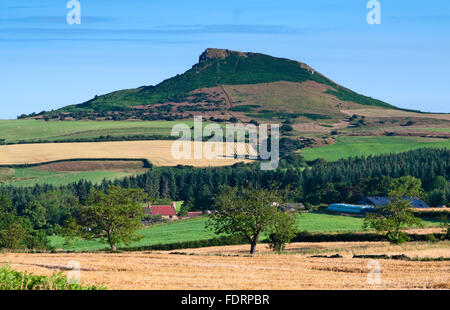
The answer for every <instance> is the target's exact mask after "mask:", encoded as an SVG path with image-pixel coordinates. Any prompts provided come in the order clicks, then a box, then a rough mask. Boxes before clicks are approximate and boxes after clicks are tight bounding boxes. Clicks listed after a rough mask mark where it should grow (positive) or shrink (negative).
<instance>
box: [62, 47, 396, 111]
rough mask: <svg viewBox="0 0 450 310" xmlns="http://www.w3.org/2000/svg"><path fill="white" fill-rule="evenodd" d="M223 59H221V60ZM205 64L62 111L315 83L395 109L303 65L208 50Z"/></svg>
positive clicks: (332, 91) (343, 97) (341, 94)
mask: <svg viewBox="0 0 450 310" xmlns="http://www.w3.org/2000/svg"><path fill="white" fill-rule="evenodd" d="M217 55H219V56H217ZM200 59H201V61H200V62H199V63H198V64H196V65H194V66H193V67H192V68H191V69H190V70H188V71H186V72H185V73H183V74H181V75H177V76H175V77H172V78H170V79H167V80H165V81H163V82H161V83H159V84H158V85H156V86H145V87H140V88H136V89H127V90H120V91H116V92H113V93H109V94H106V95H102V96H98V97H95V98H93V99H92V100H89V101H87V102H85V103H82V104H78V105H71V106H68V107H65V108H63V109H61V110H60V111H64V112H79V111H85V112H101V111H110V110H116V109H119V110H120V108H123V107H129V106H138V105H147V104H155V103H165V102H182V101H183V100H185V99H186V97H187V96H188V94H189V93H190V92H191V91H193V90H196V89H201V88H208V87H214V86H217V85H241V84H259V83H271V82H278V81H288V82H296V83H302V82H306V81H315V82H317V83H319V84H324V85H327V86H330V87H331V89H329V90H328V91H327V92H328V93H329V94H332V95H334V96H335V97H337V98H339V100H342V101H352V102H355V103H358V104H361V105H367V106H377V107H386V108H395V107H394V106H392V105H389V104H387V103H385V102H382V101H380V100H376V99H373V98H370V97H366V96H363V95H360V94H357V93H355V92H353V91H351V90H349V89H346V88H344V87H341V86H339V85H337V84H335V83H334V82H333V81H331V80H329V79H327V78H326V77H324V76H323V75H321V74H319V73H317V72H315V71H314V70H312V69H311V68H309V67H308V66H307V65H304V64H302V63H300V62H297V61H293V60H289V59H284V58H276V57H272V56H268V55H264V54H257V53H241V52H231V51H227V50H216V49H208V50H206V51H205V53H204V54H202V56H200Z"/></svg>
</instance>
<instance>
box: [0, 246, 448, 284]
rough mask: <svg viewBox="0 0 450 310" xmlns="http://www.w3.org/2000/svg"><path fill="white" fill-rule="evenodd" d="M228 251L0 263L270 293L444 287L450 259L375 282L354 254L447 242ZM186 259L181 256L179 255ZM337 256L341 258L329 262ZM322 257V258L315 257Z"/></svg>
mask: <svg viewBox="0 0 450 310" xmlns="http://www.w3.org/2000/svg"><path fill="white" fill-rule="evenodd" d="M247 251H248V246H244V245H242V246H226V247H211V248H201V249H188V250H180V251H177V252H166V251H153V252H126V253H115V254H111V253H36V254H31V253H28V254H27V253H1V254H0V266H3V265H7V264H10V265H11V268H13V269H15V270H19V271H27V272H33V273H35V274H43V275H51V274H52V273H53V272H55V271H59V270H61V271H64V272H67V271H65V270H67V269H66V267H67V264H68V263H69V262H70V261H73V260H76V261H77V262H79V263H80V265H81V283H82V285H105V286H106V287H107V288H109V289H122V290H129V289H138V290H144V289H157V290H189V289H209V290H214V289H220V290H224V289H227V290H230V289H234V290H255V289H256V290H267V289H275V290H276V289H289V290H291V289H449V288H450V261H445V260H442V261H440V260H438V261H419V260H417V261H416V260H413V261H408V260H393V259H378V260H377V262H378V263H379V264H380V266H381V270H380V281H379V282H375V283H374V282H370V281H368V275H369V272H370V271H371V270H373V267H371V265H370V264H369V262H370V261H371V260H370V259H365V258H354V257H353V255H354V254H357V255H362V254H364V255H368V254H370V255H381V254H388V255H398V254H404V255H407V256H408V257H410V258H421V259H424V258H425V259H430V258H438V257H447V258H448V257H450V244H449V242H448V241H444V242H439V243H435V244H432V243H427V242H411V243H408V244H405V245H390V244H388V243H387V242H333V243H328V242H321V243H293V244H291V245H288V246H287V248H286V251H287V254H283V255H277V254H273V253H272V252H270V251H269V249H268V248H267V246H265V245H260V246H259V249H258V252H257V254H256V255H254V256H249V255H248V254H247ZM182 254H184V255H182ZM336 254H339V255H340V256H341V257H338V258H327V257H323V256H331V255H336ZM313 255H321V256H322V257H313Z"/></svg>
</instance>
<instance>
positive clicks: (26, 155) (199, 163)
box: [0, 140, 255, 167]
mask: <svg viewBox="0 0 450 310" xmlns="http://www.w3.org/2000/svg"><path fill="white" fill-rule="evenodd" d="M174 143H179V141H170V140H169V141H164V140H158V141H119V142H81V143H36V144H14V145H1V146H0V165H3V166H5V165H29V164H40V163H48V162H53V161H61V160H71V159H147V160H148V161H150V162H151V163H152V164H154V165H157V166H177V165H190V166H194V167H209V166H212V167H214V166H216V167H217V166H228V165H233V164H235V163H238V162H249V160H245V159H235V158H233V157H226V156H227V155H228V154H232V155H231V156H233V155H235V154H239V155H246V154H248V153H249V146H248V145H247V144H238V143H230V144H226V143H224V144H223V147H222V149H223V151H222V152H220V154H219V156H216V157H213V158H211V159H208V158H207V157H206V156H201V157H202V158H201V159H195V158H194V151H195V147H194V142H193V143H192V144H191V149H190V150H189V149H188V153H189V157H190V159H185V158H176V156H174V155H173V154H172V146H173V144H174ZM195 143H196V145H197V146H199V145H201V147H202V148H206V147H210V148H212V143H209V142H195ZM240 145H241V146H242V147H241V146H240ZM227 149H228V150H229V152H228V153H226V150H227ZM178 150H180V151H182V150H183V149H182V147H181V146H180V147H179V148H178ZM250 152H251V153H252V154H255V153H254V151H251V150H250Z"/></svg>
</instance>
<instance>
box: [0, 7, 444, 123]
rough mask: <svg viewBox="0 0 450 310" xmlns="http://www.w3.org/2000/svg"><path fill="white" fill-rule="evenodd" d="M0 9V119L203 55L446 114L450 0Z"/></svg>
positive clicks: (180, 67) (136, 81)
mask: <svg viewBox="0 0 450 310" xmlns="http://www.w3.org/2000/svg"><path fill="white" fill-rule="evenodd" d="M78 1H79V3H80V5H81V24H68V23H67V20H66V15H67V14H68V13H69V11H71V9H67V8H66V5H67V2H68V0H0V107H1V109H0V118H1V119H13V118H16V117H17V115H20V114H22V113H26V114H28V113H32V112H40V111H42V110H47V111H48V110H52V109H57V108H60V107H63V106H66V105H69V104H78V103H82V102H85V101H87V100H89V99H91V98H93V97H94V96H95V95H101V94H105V93H108V92H111V91H115V90H119V89H126V88H135V87H139V86H143V85H155V84H157V83H159V82H161V81H162V80H164V79H167V78H170V77H172V76H174V75H176V74H181V73H183V72H185V71H186V70H188V69H189V68H191V67H192V65H193V64H195V63H196V62H197V61H198V57H199V55H200V54H201V53H202V52H203V51H204V50H205V49H206V48H208V47H216V48H226V49H232V50H238V51H244V52H259V53H265V54H269V55H272V56H276V57H283V58H289V59H294V60H298V61H301V62H304V63H307V64H308V65H310V66H311V67H313V68H315V69H316V70H317V71H319V72H321V73H322V74H324V75H326V76H327V77H329V78H331V79H332V80H334V81H335V82H337V83H339V84H341V85H343V86H345V87H348V88H350V89H352V90H354V91H357V92H359V93H362V94H364V95H367V96H371V97H373V98H377V99H381V100H383V101H386V102H388V103H390V104H394V105H396V106H399V107H402V108H408V109H417V110H421V111H425V112H445V113H450V83H449V82H450V78H449V72H450V59H449V55H450V1H448V0H433V1H424V0H378V1H379V3H380V5H381V23H380V24H369V23H368V22H367V14H368V13H369V12H370V9H368V8H367V3H368V2H369V1H368V0H295V1H291V0H278V1H273V0H271V1H267V0H257V1H255V0H246V1H242V0H227V1H217V0H189V1H187V0H127V1H123V0H122V1H120V0H109V1H108V0H78Z"/></svg>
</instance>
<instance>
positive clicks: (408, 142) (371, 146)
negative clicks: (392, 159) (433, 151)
mask: <svg viewBox="0 0 450 310" xmlns="http://www.w3.org/2000/svg"><path fill="white" fill-rule="evenodd" d="M424 147H434V148H447V149H450V141H448V140H445V139H432V138H420V137H386V136H380V137H339V138H337V142H336V143H335V144H332V145H326V146H321V147H316V148H309V149H304V150H301V154H303V156H304V157H305V159H306V160H314V159H317V158H323V159H325V160H327V161H335V160H338V159H341V158H348V157H354V156H369V155H380V154H386V153H401V152H406V151H409V150H414V149H418V148H424Z"/></svg>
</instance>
